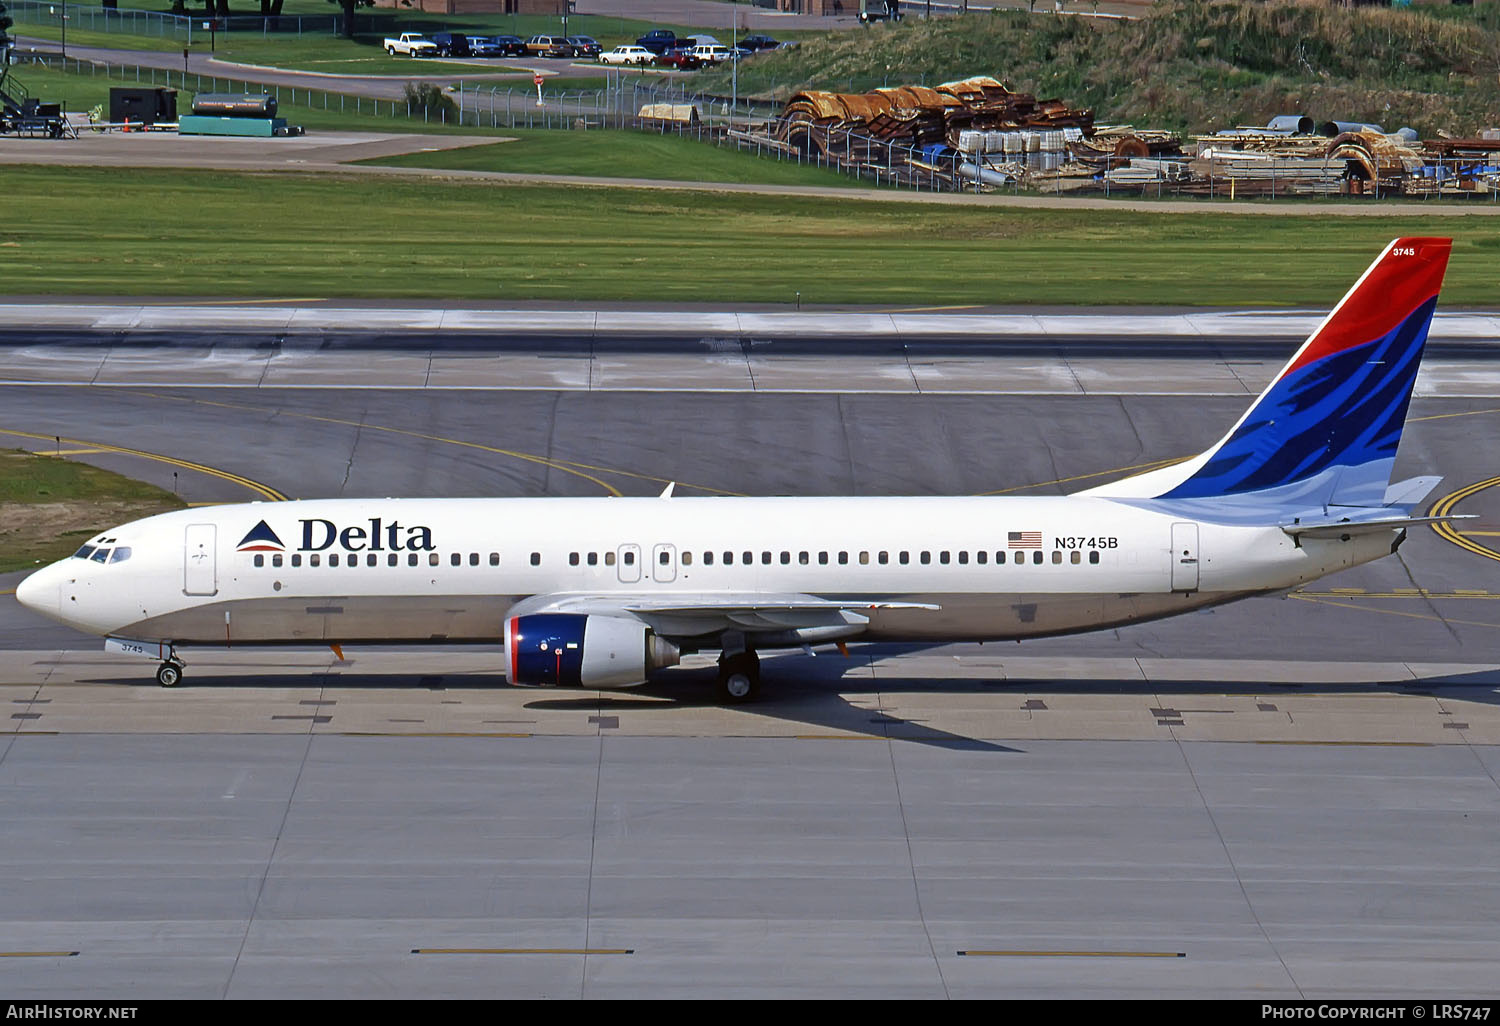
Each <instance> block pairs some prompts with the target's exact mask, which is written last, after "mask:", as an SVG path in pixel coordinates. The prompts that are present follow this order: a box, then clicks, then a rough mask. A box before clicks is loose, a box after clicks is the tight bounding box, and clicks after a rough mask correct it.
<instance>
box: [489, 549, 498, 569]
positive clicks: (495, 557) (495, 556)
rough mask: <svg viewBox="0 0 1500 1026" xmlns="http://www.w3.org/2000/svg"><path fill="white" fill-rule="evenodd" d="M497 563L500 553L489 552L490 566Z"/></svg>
mask: <svg viewBox="0 0 1500 1026" xmlns="http://www.w3.org/2000/svg"><path fill="white" fill-rule="evenodd" d="M499 565H500V553H498V552H491V553H490V566H499Z"/></svg>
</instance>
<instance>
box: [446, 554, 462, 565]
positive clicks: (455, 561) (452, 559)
mask: <svg viewBox="0 0 1500 1026" xmlns="http://www.w3.org/2000/svg"><path fill="white" fill-rule="evenodd" d="M448 562H449V563H450V564H452V565H453V566H463V562H464V557H463V556H460V555H459V554H458V553H457V552H455V553H454V554H453V555H451V556H449V557H448Z"/></svg>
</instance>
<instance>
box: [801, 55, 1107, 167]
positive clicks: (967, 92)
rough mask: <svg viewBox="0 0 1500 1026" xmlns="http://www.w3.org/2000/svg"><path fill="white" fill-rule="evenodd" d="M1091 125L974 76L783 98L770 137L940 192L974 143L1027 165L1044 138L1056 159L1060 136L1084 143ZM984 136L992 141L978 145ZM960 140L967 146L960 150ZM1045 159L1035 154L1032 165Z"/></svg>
mask: <svg viewBox="0 0 1500 1026" xmlns="http://www.w3.org/2000/svg"><path fill="white" fill-rule="evenodd" d="M1093 123H1094V115H1093V112H1092V111H1088V110H1080V109H1075V108H1073V107H1069V106H1068V105H1067V104H1066V103H1064V102H1063V101H1061V100H1055V99H1052V100H1038V99H1037V98H1036V97H1035V96H1032V95H1031V94H1030V93H1016V92H1011V91H1010V90H1009V89H1007V88H1006V87H1005V86H1004V85H1003V84H1001V83H1000V82H999V81H997V80H996V79H993V78H989V77H986V76H976V77H974V78H967V79H964V80H962V81H958V82H945V83H943V84H942V85H939V86H936V87H932V88H929V87H926V86H899V87H896V88H890V89H876V90H873V91H871V92H868V93H829V92H820V91H815V90H809V91H807V92H802V93H798V94H797V95H795V96H793V97H792V98H791V99H790V100H788V101H787V104H786V106H785V108H784V109H783V110H782V113H781V117H780V119H778V121H777V122H776V123H775V124H774V125H773V127H772V131H771V136H772V138H773V139H774V140H776V141H777V142H780V143H782V144H785V145H787V146H790V147H794V148H796V149H799V150H801V151H802V152H804V153H808V154H813V153H817V154H821V155H822V156H823V157H824V158H825V159H828V160H830V161H832V162H835V163H838V164H840V165H843V166H845V167H847V168H849V169H851V170H853V169H855V166H856V165H857V166H858V169H859V170H861V171H866V170H869V171H879V172H883V173H884V174H886V175H887V176H889V177H890V178H891V179H893V180H896V181H901V182H919V183H921V184H928V183H929V182H930V183H931V184H932V185H933V186H934V187H944V186H943V185H942V184H941V183H940V181H939V179H941V178H944V177H945V176H946V177H951V176H952V175H953V172H954V168H955V161H954V156H955V154H954V151H955V150H959V151H961V152H964V153H971V152H973V151H974V149H975V147H976V146H978V147H980V148H983V149H984V150H985V151H987V152H990V153H994V154H996V155H999V154H1001V153H1005V154H1009V155H1011V156H1013V157H1016V158H1019V159H1018V161H1017V162H1018V163H1019V164H1021V165H1025V164H1026V163H1027V160H1026V154H1028V153H1036V154H1038V155H1039V154H1041V153H1042V152H1044V151H1043V148H1042V145H1041V144H1042V141H1043V139H1044V137H1045V139H1046V140H1047V143H1048V145H1047V148H1046V150H1045V152H1048V153H1053V152H1055V153H1058V154H1061V152H1062V148H1063V147H1062V142H1063V136H1064V133H1066V134H1067V135H1069V136H1071V137H1073V138H1076V139H1081V138H1082V137H1083V136H1085V135H1087V134H1089V133H1090V132H1091V131H1092V129H1093ZM981 136H982V137H984V139H986V140H992V144H991V145H989V146H984V144H983V143H978V144H976V143H975V140H976V139H979V138H980V137H981ZM1006 136H1012V137H1014V138H1012V139H1009V140H1007V139H1005V138H1004V137H1006ZM851 137H852V139H851ZM964 143H967V144H968V145H969V147H970V149H968V150H965V149H963V144H964ZM1042 162H1043V161H1042V160H1041V159H1040V157H1038V159H1036V160H1035V161H1034V162H1033V163H1035V164H1038V165H1039V164H1041V163H1042Z"/></svg>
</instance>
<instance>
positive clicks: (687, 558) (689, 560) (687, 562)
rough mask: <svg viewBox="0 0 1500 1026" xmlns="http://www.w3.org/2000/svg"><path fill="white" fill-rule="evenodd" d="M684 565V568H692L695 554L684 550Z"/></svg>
mask: <svg viewBox="0 0 1500 1026" xmlns="http://www.w3.org/2000/svg"><path fill="white" fill-rule="evenodd" d="M682 565H683V566H692V565H693V554H692V553H691V552H688V551H687V550H685V549H684V550H683V553H682Z"/></svg>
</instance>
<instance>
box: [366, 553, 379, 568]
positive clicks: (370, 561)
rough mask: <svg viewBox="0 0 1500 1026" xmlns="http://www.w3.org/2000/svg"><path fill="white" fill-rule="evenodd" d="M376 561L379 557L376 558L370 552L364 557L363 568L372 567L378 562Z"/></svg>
mask: <svg viewBox="0 0 1500 1026" xmlns="http://www.w3.org/2000/svg"><path fill="white" fill-rule="evenodd" d="M378 560H379V557H377V556H376V555H375V553H373V552H372V553H370V554H369V555H367V556H366V557H365V566H374V565H375V564H376V562H378Z"/></svg>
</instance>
